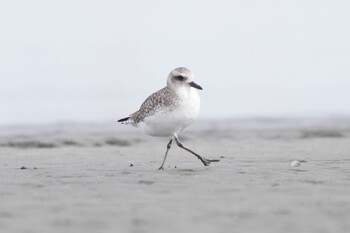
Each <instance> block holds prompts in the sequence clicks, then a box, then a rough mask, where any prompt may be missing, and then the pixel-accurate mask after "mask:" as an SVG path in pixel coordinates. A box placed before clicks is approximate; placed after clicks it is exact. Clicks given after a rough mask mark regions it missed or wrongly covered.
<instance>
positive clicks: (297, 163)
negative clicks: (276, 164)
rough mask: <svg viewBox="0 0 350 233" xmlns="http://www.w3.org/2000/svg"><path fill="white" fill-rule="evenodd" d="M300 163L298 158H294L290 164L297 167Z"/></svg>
mask: <svg viewBox="0 0 350 233" xmlns="http://www.w3.org/2000/svg"><path fill="white" fill-rule="evenodd" d="M300 165H301V161H299V160H294V161H293V162H292V163H291V164H290V166H291V167H299V166H300Z"/></svg>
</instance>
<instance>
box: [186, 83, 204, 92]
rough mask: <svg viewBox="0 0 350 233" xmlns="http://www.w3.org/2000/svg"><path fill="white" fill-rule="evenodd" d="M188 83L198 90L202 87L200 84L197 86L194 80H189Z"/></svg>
mask: <svg viewBox="0 0 350 233" xmlns="http://www.w3.org/2000/svg"><path fill="white" fill-rule="evenodd" d="M189 84H190V86H191V87H194V88H197V89H199V90H203V88H202V87H201V86H199V85H198V84H196V83H195V82H190V83H189Z"/></svg>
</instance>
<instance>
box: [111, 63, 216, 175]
mask: <svg viewBox="0 0 350 233" xmlns="http://www.w3.org/2000/svg"><path fill="white" fill-rule="evenodd" d="M197 90H203V89H202V87H201V86H200V85H198V84H196V83H195V82H194V81H193V75H192V73H191V71H190V70H189V69H188V68H186V67H178V68H176V69H174V70H172V71H171V72H170V73H169V75H168V78H167V82H166V86H165V87H164V88H162V89H160V90H158V91H157V92H154V93H153V94H151V95H150V96H149V97H148V98H147V99H146V100H145V101H144V102H143V103H142V105H141V107H140V108H139V110H138V111H136V112H134V113H132V114H130V115H129V116H128V117H125V118H122V119H120V120H118V122H120V123H122V124H131V125H132V126H134V127H137V128H140V129H142V130H143V131H144V133H145V134H147V135H150V136H154V137H168V138H170V141H169V143H168V144H167V148H166V152H165V155H164V159H163V162H162V164H161V166H160V167H159V168H158V170H163V169H164V164H165V160H166V158H167V156H168V152H169V150H170V148H171V145H172V142H173V140H175V142H176V144H177V145H178V146H179V147H180V148H182V149H184V150H186V151H188V152H190V153H191V154H193V155H194V156H196V157H197V158H198V159H199V160H200V161H201V162H202V163H203V165H204V166H209V164H210V163H212V162H219V161H220V160H218V159H207V158H205V157H203V156H201V155H199V154H198V153H196V152H194V151H192V150H191V149H189V148H188V147H186V146H185V145H184V144H183V143H182V142H181V141H180V139H179V134H180V133H182V132H183V131H184V130H185V129H186V128H187V127H188V126H189V125H191V124H192V123H193V121H194V120H195V119H196V118H197V116H198V114H199V110H200V97H199V94H198V91H197Z"/></svg>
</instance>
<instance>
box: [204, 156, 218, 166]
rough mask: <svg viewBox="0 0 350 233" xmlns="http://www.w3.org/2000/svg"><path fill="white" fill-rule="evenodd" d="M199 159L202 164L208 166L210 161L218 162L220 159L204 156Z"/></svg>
mask: <svg viewBox="0 0 350 233" xmlns="http://www.w3.org/2000/svg"><path fill="white" fill-rule="evenodd" d="M200 160H201V161H202V163H203V164H204V166H209V164H210V163H212V162H220V159H207V158H204V157H201V159H200Z"/></svg>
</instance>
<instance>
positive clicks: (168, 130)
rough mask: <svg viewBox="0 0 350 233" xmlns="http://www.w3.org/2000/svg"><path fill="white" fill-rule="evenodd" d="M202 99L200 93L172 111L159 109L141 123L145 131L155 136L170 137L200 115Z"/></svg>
mask: <svg viewBox="0 0 350 233" xmlns="http://www.w3.org/2000/svg"><path fill="white" fill-rule="evenodd" d="M199 110H200V99H199V96H198V93H195V94H194V96H191V98H187V101H186V102H182V103H181V104H180V105H179V106H178V108H176V109H174V110H172V111H162V110H161V111H159V112H157V113H155V114H154V115H152V116H149V117H146V118H145V120H144V122H142V123H141V124H140V127H141V128H142V129H143V131H144V132H145V133H146V134H148V135H151V136H155V137H168V136H173V135H174V134H179V133H181V132H182V131H184V130H185V129H186V128H187V127H188V126H189V125H190V124H191V123H192V122H193V121H194V120H195V119H196V118H197V116H198V114H199Z"/></svg>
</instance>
